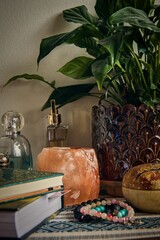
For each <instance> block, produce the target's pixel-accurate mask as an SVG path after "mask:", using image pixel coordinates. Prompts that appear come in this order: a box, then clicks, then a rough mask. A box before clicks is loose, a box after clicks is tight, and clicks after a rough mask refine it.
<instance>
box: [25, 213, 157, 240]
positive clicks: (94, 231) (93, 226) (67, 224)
mask: <svg viewBox="0 0 160 240" xmlns="http://www.w3.org/2000/svg"><path fill="white" fill-rule="evenodd" d="M135 218H136V219H139V220H141V222H140V223H135V224H133V225H123V224H120V223H113V222H110V221H107V220H101V221H94V222H90V223H82V222H79V221H78V220H76V219H74V216H73V209H72V208H64V209H62V211H60V213H59V214H58V215H57V216H55V215H53V217H51V218H49V219H48V220H47V221H46V222H45V223H44V224H43V225H41V227H39V228H38V229H37V231H36V232H34V233H33V234H31V235H30V236H29V237H28V238H27V239H28V240H37V239H38V240H42V239H43V240H45V239H47V240H48V239H54V240H59V239H66V240H73V239H82V240H85V239H89V240H91V239H92V240H94V239H97V240H101V239H116V240H117V239H118V240H121V239H123V240H125V239H159V237H160V214H146V213H137V214H136V216H135Z"/></svg>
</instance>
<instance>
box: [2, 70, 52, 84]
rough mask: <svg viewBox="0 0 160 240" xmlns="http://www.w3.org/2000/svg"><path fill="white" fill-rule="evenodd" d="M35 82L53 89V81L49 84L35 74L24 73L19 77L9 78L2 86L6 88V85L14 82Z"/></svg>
mask: <svg viewBox="0 0 160 240" xmlns="http://www.w3.org/2000/svg"><path fill="white" fill-rule="evenodd" d="M18 79H20V80H31V81H33V80H36V81H41V82H43V83H45V84H48V85H49V86H50V87H52V88H54V87H55V81H53V82H52V83H49V82H47V81H45V80H44V78H43V77H42V76H40V75H37V74H28V73H24V74H20V75H16V76H14V77H12V78H10V79H9V80H8V81H7V83H6V84H5V85H4V86H3V87H5V86H7V85H8V84H10V83H11V82H15V81H16V80H18Z"/></svg>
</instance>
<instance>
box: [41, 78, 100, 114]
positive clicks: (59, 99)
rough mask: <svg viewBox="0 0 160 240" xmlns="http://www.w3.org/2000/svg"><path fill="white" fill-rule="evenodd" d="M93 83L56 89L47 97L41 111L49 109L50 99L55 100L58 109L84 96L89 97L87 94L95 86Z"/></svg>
mask: <svg viewBox="0 0 160 240" xmlns="http://www.w3.org/2000/svg"><path fill="white" fill-rule="evenodd" d="M95 85H96V84H95V83H92V84H76V85H69V86H65V87H58V88H56V89H55V90H54V91H53V92H52V93H51V95H50V96H49V98H48V100H47V101H46V103H45V104H44V106H43V107H42V109H41V110H42V111H43V110H45V109H46V108H49V107H50V101H51V99H55V100H56V104H57V106H58V108H60V107H62V106H64V105H66V104H68V103H71V102H74V101H76V100H78V99H80V98H82V97H84V96H90V94H89V92H90V91H91V90H92V88H93V87H94V86H95Z"/></svg>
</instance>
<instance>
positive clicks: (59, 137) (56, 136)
mask: <svg viewBox="0 0 160 240" xmlns="http://www.w3.org/2000/svg"><path fill="white" fill-rule="evenodd" d="M48 124H49V125H48V126H47V143H46V145H47V147H66V146H67V135H68V126H67V125H63V124H61V115H60V114H59V113H58V110H56V102H55V100H51V113H50V114H49V115H48Z"/></svg>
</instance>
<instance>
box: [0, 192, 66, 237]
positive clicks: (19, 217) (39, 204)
mask: <svg viewBox="0 0 160 240" xmlns="http://www.w3.org/2000/svg"><path fill="white" fill-rule="evenodd" d="M64 193H65V192H64V191H58V192H52V193H47V194H45V195H42V196H37V197H32V198H25V199H21V200H17V201H13V202H8V203H3V204H0V238H1V239H3V238H21V237H23V236H25V235H28V234H29V233H30V232H31V231H32V230H33V229H35V227H37V226H38V225H39V224H40V223H41V222H42V221H44V220H45V219H46V218H48V217H49V216H50V215H52V214H53V213H55V212H57V211H58V210H60V209H61V208H62V206H63V197H62V196H63V195H64Z"/></svg>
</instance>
